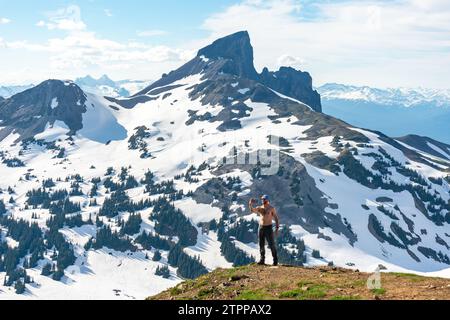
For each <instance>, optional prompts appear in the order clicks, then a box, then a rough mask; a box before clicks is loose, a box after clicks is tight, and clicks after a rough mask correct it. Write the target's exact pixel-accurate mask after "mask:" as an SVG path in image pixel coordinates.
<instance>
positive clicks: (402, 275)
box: [392, 272, 426, 281]
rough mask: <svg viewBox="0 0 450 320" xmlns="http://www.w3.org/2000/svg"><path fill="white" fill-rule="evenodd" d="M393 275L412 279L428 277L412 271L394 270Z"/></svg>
mask: <svg viewBox="0 0 450 320" xmlns="http://www.w3.org/2000/svg"><path fill="white" fill-rule="evenodd" d="M392 275H394V276H397V277H401V278H407V279H409V280H411V281H422V280H425V279H426V278H425V277H421V276H419V275H417V274H412V273H402V272H393V273H392Z"/></svg>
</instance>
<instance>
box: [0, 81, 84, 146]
mask: <svg viewBox="0 0 450 320" xmlns="http://www.w3.org/2000/svg"><path fill="white" fill-rule="evenodd" d="M85 103H86V95H85V93H84V92H83V91H82V90H81V89H80V88H79V87H78V86H77V85H75V84H73V83H71V82H63V81H59V80H47V81H45V82H43V83H41V84H40V85H38V86H36V87H34V88H32V89H29V90H27V91H24V92H22V93H19V94H17V95H15V96H13V97H11V98H9V99H6V100H3V101H1V102H0V120H1V121H2V126H3V127H4V128H3V129H2V130H1V131H0V140H2V139H4V138H5V137H6V136H7V135H9V133H11V132H16V133H18V134H19V135H20V140H23V139H26V138H30V137H33V136H34V135H35V134H37V133H40V132H42V131H44V130H45V127H46V125H47V124H48V123H50V124H53V123H54V122H55V121H57V120H59V121H62V122H64V123H65V124H66V125H67V127H68V128H69V129H70V132H71V133H75V132H76V131H77V130H80V129H81V128H82V127H83V124H82V114H83V113H84V112H86V107H85Z"/></svg>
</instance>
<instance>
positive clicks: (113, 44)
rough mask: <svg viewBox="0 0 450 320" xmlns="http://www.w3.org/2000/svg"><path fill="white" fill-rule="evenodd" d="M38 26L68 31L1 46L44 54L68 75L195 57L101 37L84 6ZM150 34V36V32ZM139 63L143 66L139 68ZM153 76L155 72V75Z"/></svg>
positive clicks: (54, 15) (51, 64)
mask: <svg viewBox="0 0 450 320" xmlns="http://www.w3.org/2000/svg"><path fill="white" fill-rule="evenodd" d="M36 25H37V26H38V27H46V28H48V29H49V30H55V29H58V30H62V31H65V33H66V34H65V36H63V37H59V38H56V37H55V38H50V39H48V40H47V41H45V42H43V43H42V42H39V43H34V42H31V41H24V40H22V41H10V42H4V41H0V46H2V45H3V46H4V47H6V48H8V49H15V50H21V52H23V51H24V52H30V53H37V54H42V55H43V56H45V59H46V60H48V64H49V65H48V67H49V68H48V69H49V72H56V73H58V74H64V72H67V73H70V72H73V71H74V70H78V71H79V72H81V70H86V71H85V72H86V73H89V72H90V70H92V69H103V73H104V72H107V71H108V70H112V71H117V70H125V69H130V70H132V69H133V68H136V69H138V68H142V67H141V65H143V64H147V65H148V66H149V67H151V66H153V65H154V64H158V65H160V66H161V64H162V63H168V62H183V61H186V60H187V59H189V58H191V57H192V55H193V52H192V51H190V50H181V49H173V48H170V47H168V46H153V45H149V44H146V43H142V42H136V41H128V42H124V43H122V42H118V41H115V40H110V39H105V38H101V37H99V36H98V35H97V34H96V33H95V32H92V31H89V30H88V28H87V26H86V24H85V23H84V21H83V20H82V17H81V11H80V8H79V7H77V6H69V7H67V8H64V9H60V10H58V11H55V12H52V13H49V14H48V21H44V20H42V21H39V22H38V23H37V24H36ZM162 32H163V31H159V30H153V34H154V35H156V34H162ZM146 35H149V33H148V32H147V33H146ZM138 66H139V67H138ZM152 76H153V75H152Z"/></svg>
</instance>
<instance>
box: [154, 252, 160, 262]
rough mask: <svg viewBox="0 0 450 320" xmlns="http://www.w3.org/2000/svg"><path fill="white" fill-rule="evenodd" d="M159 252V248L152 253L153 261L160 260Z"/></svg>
mask: <svg viewBox="0 0 450 320" xmlns="http://www.w3.org/2000/svg"><path fill="white" fill-rule="evenodd" d="M161 258H162V257H161V252H159V250H156V251H155V254H154V255H153V259H152V260H153V261H155V262H158V261H161Z"/></svg>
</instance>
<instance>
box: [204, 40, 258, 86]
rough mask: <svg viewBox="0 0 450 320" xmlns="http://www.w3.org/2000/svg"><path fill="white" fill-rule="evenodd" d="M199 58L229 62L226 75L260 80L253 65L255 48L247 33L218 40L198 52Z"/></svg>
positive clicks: (225, 70) (226, 66)
mask: <svg viewBox="0 0 450 320" xmlns="http://www.w3.org/2000/svg"><path fill="white" fill-rule="evenodd" d="M198 56H199V57H205V58H207V59H212V60H219V59H225V60H229V61H228V62H227V63H226V65H225V66H224V68H223V70H222V71H223V72H224V73H229V74H233V75H236V76H239V77H243V78H248V79H252V80H257V79H258V78H259V76H258V74H257V72H256V70H255V67H254V65H253V47H252V45H251V44H250V36H249V34H248V33H247V32H246V31H242V32H238V33H235V34H232V35H229V36H227V37H225V38H222V39H219V40H216V41H215V42H214V43H212V44H211V45H209V46H207V47H205V48H203V49H201V50H200V51H199V52H198Z"/></svg>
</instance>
